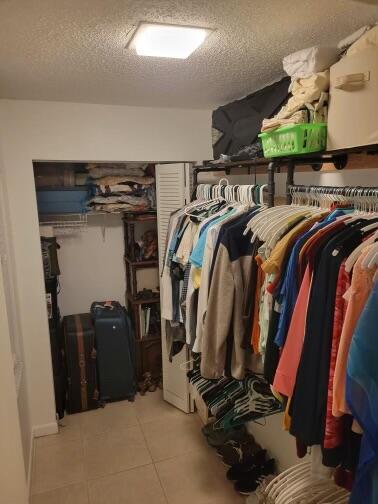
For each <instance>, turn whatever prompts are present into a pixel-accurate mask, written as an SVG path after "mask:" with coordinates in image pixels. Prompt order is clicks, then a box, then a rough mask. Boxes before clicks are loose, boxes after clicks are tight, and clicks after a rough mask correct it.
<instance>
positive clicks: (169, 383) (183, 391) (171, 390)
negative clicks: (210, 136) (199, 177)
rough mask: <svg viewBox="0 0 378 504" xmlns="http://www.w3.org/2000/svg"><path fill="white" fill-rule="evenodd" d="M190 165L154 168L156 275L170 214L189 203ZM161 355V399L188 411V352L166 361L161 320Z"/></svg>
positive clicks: (160, 269) (160, 261)
mask: <svg viewBox="0 0 378 504" xmlns="http://www.w3.org/2000/svg"><path fill="white" fill-rule="evenodd" d="M189 170H190V165H189V164H187V163H176V164H161V165H157V166H156V197H157V224H158V236H159V273H160V274H161V272H162V268H163V262H164V253H165V247H166V239H167V230H168V224H169V217H170V214H171V213H172V212H173V211H175V210H177V209H179V208H182V207H183V206H184V205H185V203H186V202H187V201H189V200H190V185H189V184H188V180H189ZM161 322H162V327H161V330H162V333H161V341H162V352H163V394H164V399H165V400H166V401H167V402H169V403H170V404H172V405H173V406H176V408H179V409H180V410H182V411H185V412H186V413H189V412H190V411H192V408H191V401H190V395H189V385H188V380H187V377H186V365H185V363H186V362H187V361H188V360H189V352H188V350H187V348H186V346H185V347H184V348H183V350H182V351H181V352H180V353H179V354H178V355H176V356H175V357H173V360H172V362H170V361H169V358H168V352H167V346H166V337H165V322H166V321H165V320H164V319H163V318H162V321H161Z"/></svg>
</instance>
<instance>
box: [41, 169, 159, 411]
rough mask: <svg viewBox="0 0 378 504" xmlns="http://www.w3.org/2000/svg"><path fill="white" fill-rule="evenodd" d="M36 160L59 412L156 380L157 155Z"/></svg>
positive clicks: (130, 394)
mask: <svg viewBox="0 0 378 504" xmlns="http://www.w3.org/2000/svg"><path fill="white" fill-rule="evenodd" d="M33 167H34V179H35V187H36V196H37V205H38V215H39V224H40V227H39V230H40V237H41V253H42V260H43V268H44V276H45V289H46V304H47V312H48V319H49V330H50V343H51V351H52V362H53V371H54V386H55V395H56V406H57V414H58V416H59V417H60V418H61V417H63V415H64V412H65V409H66V410H67V411H71V412H77V411H81V410H86V409H89V408H90V407H97V406H98V405H105V403H106V401H112V400H119V399H125V398H126V399H130V400H132V399H134V396H135V394H136V392H137V390H138V391H139V392H141V393H151V392H153V391H156V389H158V388H162V356H161V353H162V350H161V324H160V295H159V275H158V264H159V263H158V261H159V257H158V237H157V219H156V188H155V187H156V184H155V164H154V163H81V162H80V163H79V162H77V163H73V162H43V161H36V162H34V163H33ZM97 318H99V319H100V320H99V321H97ZM96 324H97V325H100V326H101V324H104V327H103V328H102V329H99V330H98V331H99V335H98V338H97V339H98V341H97V340H96V336H95V332H96V331H95V327H96ZM101 331H102V332H103V333H104V334H100V333H101ZM112 331H113V333H116V334H112ZM118 332H119V334H117V333H118ZM128 333H130V334H128ZM124 335H127V337H128V338H129V339H128V341H127V342H125V341H122V340H119V341H118V340H117V338H118V339H119V338H123V336H124ZM112 336H114V341H112ZM119 352H120V353H121V354H122V353H123V357H122V356H120V355H118V356H117V353H119ZM95 353H97V355H96V356H95ZM94 357H96V358H94ZM75 359H76V360H77V362H75ZM83 359H84V362H83ZM86 361H87V362H86ZM80 366H81V367H80ZM83 366H84V369H85V371H83ZM115 366H118V369H116V368H115ZM127 366H128V367H130V369H129V370H127V373H126V374H127V376H126V377H125V376H122V375H123V372H124V368H125V367H127ZM112 368H113V369H112ZM80 373H81V374H80ZM84 373H87V374H84ZM75 380H76V381H78V380H79V381H80V383H81V382H83V381H88V383H89V385H88V387H87V389H86V390H85V389H84V388H83V387H81V386H79V388H78V390H75V386H76V385H75V384H74V383H73V382H75ZM91 381H92V383H90V382H91ZM101 381H102V385H103V387H104V388H106V391H104V393H103V394H102V391H101V388H102V387H101ZM121 382H122V383H121ZM78 383H79V382H78ZM70 386H72V391H71V390H70ZM80 387H81V388H80ZM122 387H123V390H122ZM70 394H73V396H74V397H70ZM86 395H87V396H88V397H86ZM67 408H68V409H67Z"/></svg>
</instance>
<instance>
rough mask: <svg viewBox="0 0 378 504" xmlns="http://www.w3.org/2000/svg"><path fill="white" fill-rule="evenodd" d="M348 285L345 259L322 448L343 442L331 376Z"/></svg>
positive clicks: (336, 445) (340, 277) (341, 278)
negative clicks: (334, 410)
mask: <svg viewBox="0 0 378 504" xmlns="http://www.w3.org/2000/svg"><path fill="white" fill-rule="evenodd" d="M349 287H350V278H349V275H348V273H347V272H346V271H345V261H344V262H343V263H342V264H341V266H340V270H339V275H338V278H337V288H336V299H335V313H334V317H333V330H332V348H331V359H330V368H329V379H328V398H327V413H326V426H325V434H324V444H323V446H324V448H337V447H338V446H340V445H341V444H342V442H343V431H344V429H343V417H334V416H333V415H332V402H333V377H334V374H335V367H336V358H337V352H338V350H339V344H340V337H341V332H342V330H343V323H344V319H345V313H346V309H347V306H348V303H347V302H346V301H345V299H344V297H343V296H344V294H345V292H346V291H347V290H348V289H349Z"/></svg>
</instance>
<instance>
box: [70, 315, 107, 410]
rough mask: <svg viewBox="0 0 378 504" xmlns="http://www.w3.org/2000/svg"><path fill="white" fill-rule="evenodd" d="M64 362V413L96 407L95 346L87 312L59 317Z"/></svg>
mask: <svg viewBox="0 0 378 504" xmlns="http://www.w3.org/2000/svg"><path fill="white" fill-rule="evenodd" d="M63 327H64V344H65V357H66V366H67V401H66V409H67V413H79V412H80V411H86V410H90V409H96V408H98V405H99V402H98V398H99V392H98V387H97V371H96V349H95V337H94V328H93V324H92V318H91V315H90V314H89V313H82V314H80V315H68V316H66V317H64V318H63Z"/></svg>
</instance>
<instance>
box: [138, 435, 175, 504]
mask: <svg viewBox="0 0 378 504" xmlns="http://www.w3.org/2000/svg"><path fill="white" fill-rule="evenodd" d="M140 430H141V431H142V435H143V439H144V442H145V443H146V447H147V451H148V453H149V454H150V457H151V460H152V466H153V468H154V471H155V474H156V477H157V479H158V481H159V485H160V488H161V489H162V492H163V496H164V499H165V502H166V503H167V504H169V503H168V496H167V494H166V492H165V489H164V486H163V483H162V482H161V479H160V476H159V473H158V470H157V468H156V463H155V461H154V459H153V458H152V453H151V450H150V447H149V446H148V441H147V438H146V436H145V434H144V431H143V426H142V425H140Z"/></svg>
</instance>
